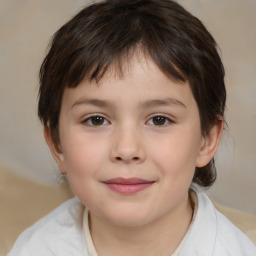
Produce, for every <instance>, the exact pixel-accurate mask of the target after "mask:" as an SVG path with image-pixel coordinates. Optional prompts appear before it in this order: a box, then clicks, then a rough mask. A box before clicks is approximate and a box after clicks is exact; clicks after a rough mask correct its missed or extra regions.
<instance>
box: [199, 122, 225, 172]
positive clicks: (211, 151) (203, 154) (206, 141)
mask: <svg viewBox="0 0 256 256" xmlns="http://www.w3.org/2000/svg"><path fill="white" fill-rule="evenodd" d="M222 130H223V119H221V120H219V121H218V122H217V123H216V124H215V125H214V126H213V127H212V128H211V130H210V132H209V133H208V134H207V135H206V136H205V137H204V138H203V139H202V145H201V148H200V151H199V153H198V156H197V161H196V167H204V166H206V165H207V164H208V163H209V162H210V161H211V160H212V158H213V157H214V155H215V153H216V151H217V149H218V145H219V142H220V138H221V133H222Z"/></svg>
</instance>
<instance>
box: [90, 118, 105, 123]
mask: <svg viewBox="0 0 256 256" xmlns="http://www.w3.org/2000/svg"><path fill="white" fill-rule="evenodd" d="M91 120H92V121H91V122H92V124H93V125H102V124H103V123H104V118H103V117H101V116H94V117H92V118H91Z"/></svg>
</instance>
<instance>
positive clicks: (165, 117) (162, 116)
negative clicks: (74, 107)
mask: <svg viewBox="0 0 256 256" xmlns="http://www.w3.org/2000/svg"><path fill="white" fill-rule="evenodd" d="M93 118H100V120H101V121H102V120H103V123H100V124H98V125H97V124H93V123H92V120H93ZM154 118H161V120H160V121H164V123H163V124H160V125H157V124H154V123H153V122H154V121H153V119H154ZM150 120H152V124H150V125H152V126H166V125H169V124H172V123H174V121H173V120H172V119H170V118H169V117H167V116H165V115H161V114H158V115H154V116H152V117H151V118H149V119H148V121H147V122H146V123H148V122H149V121H150ZM105 121H107V122H108V123H107V124H110V122H109V121H108V120H107V119H106V118H105V117H103V116H101V115H100V114H95V115H91V116H89V117H87V118H86V119H84V120H83V121H82V124H85V125H88V126H95V127H96V126H103V125H106V124H104V122H105ZM166 122H167V123H166Z"/></svg>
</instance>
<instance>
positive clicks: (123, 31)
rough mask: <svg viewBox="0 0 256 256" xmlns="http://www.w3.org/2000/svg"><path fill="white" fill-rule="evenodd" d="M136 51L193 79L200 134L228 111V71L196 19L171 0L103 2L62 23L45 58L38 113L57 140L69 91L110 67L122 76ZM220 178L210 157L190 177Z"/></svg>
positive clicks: (180, 77)
mask: <svg viewBox="0 0 256 256" xmlns="http://www.w3.org/2000/svg"><path fill="white" fill-rule="evenodd" d="M138 49H139V50H141V51H143V53H145V54H146V55H147V56H148V57H150V58H151V59H152V60H153V61H154V62H155V64H156V65H157V66H158V67H159V69H160V70H162V72H164V73H165V74H166V75H167V76H168V77H169V78H170V79H174V80H175V81H179V82H184V81H188V82H189V85H190V87H191V90H192V93H193V96H194V98H195V100H196V102H197V105H198V109H199V114H200V121H201V130H202V134H203V135H206V134H207V133H208V132H209V131H210V128H211V127H212V126H213V125H214V124H215V123H216V122H218V121H219V117H223V116H224V110H225V102H226V90H225V83H224V73H225V72H224V68H223V65H222V62H221V59H220V56H219V54H218V51H217V45H216V42H215V40H214V39H213V37H212V36H211V34H210V33H209V32H208V31H207V29H206V28H205V27H204V25H203V24H202V23H201V21H200V20H199V19H197V18H196V17H194V16H193V15H191V14H190V13H189V12H187V11H186V10H185V9H184V8H183V7H181V6H180V5H179V4H177V3H175V2H173V1H170V0H105V1H101V2H98V3H95V4H92V5H90V6H88V7H86V8H84V9H83V10H81V11H80V12H79V13H78V14H77V15H76V16H74V17H73V18H72V19H71V20H70V21H69V22H67V23H66V24H65V25H64V26H62V27H61V28H60V29H59V30H58V31H57V32H56V33H55V35H54V37H53V39H52V42H51V45H50V49H49V52H48V54H47V56H46V58H45V59H44V61H43V63H42V66H41V69H40V89H39V105H38V115H39V118H40V119H41V120H42V122H43V124H44V125H48V126H49V128H50V130H51V134H52V138H53V140H54V141H55V142H56V143H58V142H59V132H58V123H59V115H60V108H61V102H62V96H63V91H64V89H65V88H66V87H76V86H77V85H78V84H79V83H80V82H81V81H82V80H83V79H85V78H86V79H88V80H90V81H91V80H94V79H95V80H96V81H98V80H100V79H101V78H102V77H103V75H104V74H105V72H106V71H107V70H108V68H109V67H110V66H111V65H112V66H113V65H114V66H115V68H116V70H117V71H119V73H120V74H121V73H122V63H124V62H128V61H129V58H130V57H131V56H132V55H133V54H134V51H136V50H138ZM215 179H216V170H215V165H214V159H212V160H211V162H210V163H209V164H208V165H206V166H204V167H202V168H196V170H195V175H194V179H193V181H194V182H196V183H197V184H199V185H200V186H204V187H209V186H211V185H212V184H213V183H214V181H215Z"/></svg>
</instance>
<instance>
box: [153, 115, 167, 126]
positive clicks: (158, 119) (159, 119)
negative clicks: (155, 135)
mask: <svg viewBox="0 0 256 256" xmlns="http://www.w3.org/2000/svg"><path fill="white" fill-rule="evenodd" d="M153 123H154V124H155V125H163V124H164V123H165V117H162V116H156V117H154V118H153Z"/></svg>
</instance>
